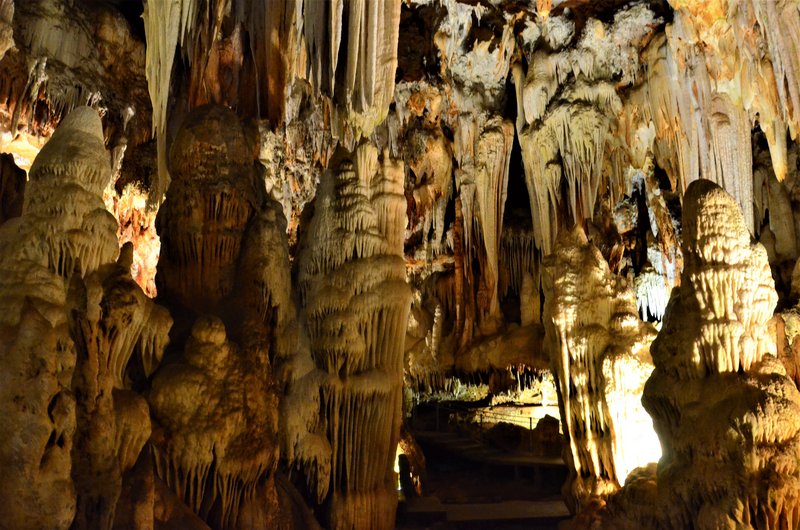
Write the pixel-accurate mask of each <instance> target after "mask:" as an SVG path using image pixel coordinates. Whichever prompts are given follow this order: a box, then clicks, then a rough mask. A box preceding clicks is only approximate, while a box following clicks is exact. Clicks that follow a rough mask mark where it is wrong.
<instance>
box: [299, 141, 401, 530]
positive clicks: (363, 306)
mask: <svg viewBox="0 0 800 530" xmlns="http://www.w3.org/2000/svg"><path fill="white" fill-rule="evenodd" d="M334 167H335V168H336V169H335V170H333V171H329V172H327V173H326V174H325V176H324V177H323V180H322V182H321V183H320V189H319V192H318V193H319V196H318V198H317V206H316V209H315V213H314V217H313V219H312V220H311V226H310V227H309V228H308V239H307V240H306V241H305V243H304V246H303V249H302V250H301V253H300V255H299V258H298V281H299V286H300V293H301V299H302V300H303V301H304V311H305V315H306V318H307V325H308V330H309V336H310V340H311V351H312V355H313V357H314V360H315V362H316V363H317V366H319V367H320V368H321V369H323V371H324V372H326V373H327V375H326V377H325V379H324V380H323V383H322V388H321V389H320V392H321V397H322V400H321V403H320V407H321V410H320V413H321V416H322V418H323V421H324V422H325V424H326V431H327V437H328V440H329V441H330V444H331V448H332V450H333V454H332V469H331V487H330V489H331V491H330V495H329V498H328V502H327V521H328V525H329V527H330V528H334V529H351V528H354V529H358V528H363V529H367V528H391V527H392V526H393V523H394V518H395V507H396V503H397V497H396V495H395V492H394V489H395V486H394V485H395V483H396V482H395V480H396V479H395V476H394V471H393V465H394V447H396V445H397V440H398V436H399V429H400V421H401V416H400V414H401V410H400V403H401V396H402V392H401V391H402V388H401V387H402V362H403V337H404V334H405V329H406V321H407V318H408V310H409V302H410V296H409V290H408V287H407V286H406V284H405V267H404V266H403V260H402V258H401V252H402V248H403V227H404V224H403V220H404V219H405V215H404V212H405V199H404V198H403V195H402V182H403V170H402V165H400V164H398V163H397V162H396V161H393V160H392V159H390V157H389V155H388V153H387V152H384V153H383V155H382V157H380V158H379V156H378V151H377V149H376V148H375V147H374V146H372V145H370V144H366V143H364V144H361V145H360V146H359V147H358V148H357V149H356V152H355V153H353V154H349V153H345V152H344V151H342V152H340V154H339V162H338V164H336V165H334Z"/></svg>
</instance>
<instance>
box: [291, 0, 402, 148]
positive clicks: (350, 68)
mask: <svg viewBox="0 0 800 530" xmlns="http://www.w3.org/2000/svg"><path fill="white" fill-rule="evenodd" d="M400 6H401V1H400V0H376V1H370V2H367V1H364V0H335V1H333V2H323V3H316V2H312V3H308V4H306V5H305V6H304V11H303V17H304V31H305V40H306V44H307V49H308V54H309V57H310V58H311V59H310V60H309V61H308V71H307V73H306V75H307V77H308V79H309V80H310V81H311V83H312V85H313V86H314V88H315V89H316V91H317V93H319V92H320V91H322V92H323V93H326V94H327V95H329V96H330V97H331V98H333V99H334V101H336V102H338V103H340V105H341V106H339V107H337V108H336V112H337V113H339V114H340V117H338V120H335V121H334V123H333V124H332V125H333V127H334V128H337V127H338V128H340V129H341V130H340V131H339V133H340V134H341V133H346V134H345V136H344V137H345V138H348V137H349V138H350V139H351V141H349V142H347V143H348V144H352V141H353V140H355V141H357V140H358V139H359V138H360V137H361V136H362V135H363V136H367V135H369V134H370V133H371V132H372V131H373V130H374V128H375V127H376V126H377V125H379V124H380V123H381V122H382V121H383V120H384V118H385V117H386V114H387V113H388V111H389V104H390V103H391V102H392V99H393V96H394V84H395V83H394V78H395V69H396V68H397V48H398V47H397V43H398V37H399V32H400ZM345 21H346V22H347V27H344V22H345ZM343 37H346V39H347V40H346V42H345V41H343V39H342V38H343ZM342 47H346V49H345V50H346V53H345V54H344V55H343V56H344V57H345V58H346V62H345V64H339V62H338V58H339V57H341V56H342V55H340V49H341V48H342ZM339 70H341V71H339ZM336 121H340V123H336ZM346 128H352V130H351V131H349V133H347V131H346V130H345V129H346ZM338 135H339V134H337V136H338Z"/></svg>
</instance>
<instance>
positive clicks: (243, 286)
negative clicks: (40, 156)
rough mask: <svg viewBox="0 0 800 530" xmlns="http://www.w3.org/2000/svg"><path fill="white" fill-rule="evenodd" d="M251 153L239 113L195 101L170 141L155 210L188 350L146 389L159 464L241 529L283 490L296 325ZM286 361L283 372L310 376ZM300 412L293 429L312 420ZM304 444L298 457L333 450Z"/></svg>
mask: <svg viewBox="0 0 800 530" xmlns="http://www.w3.org/2000/svg"><path fill="white" fill-rule="evenodd" d="M254 161H255V150H254V148H253V147H252V145H251V144H249V143H248V141H247V138H246V137H245V134H244V131H243V129H242V127H241V125H240V123H239V120H238V118H237V117H236V115H235V114H233V113H232V112H231V111H230V110H228V109H225V108H223V107H219V106H205V107H201V108H198V109H196V110H195V111H193V112H192V113H190V114H189V116H188V117H187V119H186V121H185V123H184V124H183V126H182V127H181V129H180V130H179V132H178V135H177V136H176V138H175V141H174V142H173V144H172V150H171V154H170V168H171V174H172V177H173V180H172V185H171V186H170V188H169V192H168V193H167V196H166V200H165V201H164V204H163V205H162V207H161V210H160V214H159V218H158V220H157V221H158V226H159V230H160V234H161V238H162V257H161V259H160V261H159V269H158V270H159V272H158V276H157V282H158V292H159V298H158V299H159V300H162V299H163V300H164V303H165V304H167V305H168V306H169V307H170V308H171V309H172V311H173V313H175V314H176V315H179V321H178V322H176V330H175V332H174V333H173V337H174V338H175V339H176V341H177V342H176V345H180V347H181V348H182V351H173V354H174V356H173V362H171V363H169V364H167V365H165V366H164V367H163V368H162V369H160V370H159V371H158V372H157V373H156V374H155V376H154V378H153V381H152V390H151V391H150V393H149V396H148V399H149V402H150V404H151V406H152V409H153V417H154V419H155V420H156V422H157V427H156V428H154V435H153V447H154V457H155V463H156V472H157V474H158V477H159V478H160V479H161V480H163V481H164V482H165V483H166V484H167V485H168V486H169V487H170V488H171V489H172V490H173V491H174V492H175V493H176V494H177V496H178V498H179V499H181V500H183V501H184V502H185V503H186V504H187V505H188V506H189V507H190V508H191V509H192V510H193V511H194V512H195V513H196V514H198V515H199V516H200V517H201V518H202V519H203V520H206V521H208V522H209V523H211V524H212V525H213V526H214V527H218V528H238V527H239V526H238V525H239V524H245V523H244V522H242V523H240V522H239V515H240V512H241V511H242V510H245V509H246V507H247V506H248V505H249V504H251V503H253V502H257V503H262V504H263V503H266V502H267V500H268V499H270V498H273V497H274V496H275V495H276V493H275V485H274V478H275V477H274V475H275V471H276V469H277V466H278V462H279V457H280V448H281V440H280V434H279V421H280V413H279V407H280V405H279V402H280V394H279V389H280V388H281V387H282V383H284V381H283V378H279V372H278V370H277V368H278V367H279V366H280V365H281V364H283V363H286V362H288V361H289V360H291V358H292V357H293V356H294V355H295V352H294V351H293V348H294V347H295V342H296V341H297V333H298V332H297V329H296V328H295V327H294V321H295V318H296V315H295V309H294V307H295V306H294V303H293V301H292V297H291V291H290V285H289V281H288V276H289V261H288V252H287V248H286V243H285V235H284V233H285V228H284V226H283V224H282V223H281V222H278V221H277V217H276V208H277V205H275V204H274V203H272V202H271V200H270V199H268V198H267V197H266V192H265V190H264V185H263V182H259V181H257V180H256V173H255V166H254ZM282 228H283V230H282ZM287 370H288V373H287V374H284V377H285V378H289V379H290V380H289V381H285V383H289V382H292V381H293V380H295V379H298V378H300V377H301V376H303V375H305V374H304V373H302V372H301V373H295V372H294V371H293V370H291V368H287ZM311 403H312V404H313V400H312V401H311ZM297 414H298V415H299V416H300V418H302V419H301V420H300V421H299V422H298V421H295V422H294V425H295V426H296V427H295V428H288V429H287V430H286V431H285V436H286V438H287V439H290V438H291V437H295V438H297V437H299V436H301V435H302V432H301V431H302V429H303V428H308V427H309V425H307V423H308V419H307V415H304V414H303V412H302V410H298V411H297ZM303 420H305V421H306V424H304V423H303ZM310 426H311V427H313V424H312V425H310ZM286 443H287V444H288V443H291V444H292V446H293V445H294V443H295V440H292V441H291V442H286ZM302 449H303V448H302V447H300V448H299V449H298V450H297V451H296V452H297V453H299V455H298V458H300V459H301V460H303V459H305V460H307V461H310V462H313V461H314V460H315V459H316V458H317V457H325V456H326V455H325V453H324V451H322V452H317V453H314V452H305V453H304V452H303V450H302ZM320 465H321V466H322V469H325V467H324V464H320ZM321 475H322V476H324V474H321ZM256 495H257V496H258V498H257V499H255V497H256ZM248 513H249V512H248ZM284 516H285V514H284V515H282V514H281V513H280V512H276V513H272V514H269V513H268V514H266V515H264V517H266V519H265V520H263V521H261V520H259V524H267V525H269V524H273V525H278V524H285V521H284V522H281V521H282V517H284Z"/></svg>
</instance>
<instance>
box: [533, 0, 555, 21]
mask: <svg viewBox="0 0 800 530" xmlns="http://www.w3.org/2000/svg"><path fill="white" fill-rule="evenodd" d="M551 9H553V0H536V12H537V13H538V14H539V16H540V17H542V20H547V17H548V16H550V10H551Z"/></svg>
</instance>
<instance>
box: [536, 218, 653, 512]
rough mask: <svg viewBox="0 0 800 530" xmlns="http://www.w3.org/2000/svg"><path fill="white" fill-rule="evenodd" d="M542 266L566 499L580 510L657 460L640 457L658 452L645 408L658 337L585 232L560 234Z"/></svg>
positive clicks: (547, 332)
mask: <svg viewBox="0 0 800 530" xmlns="http://www.w3.org/2000/svg"><path fill="white" fill-rule="evenodd" d="M544 266H545V271H546V274H545V275H544V279H545V309H544V323H545V334H546V335H545V341H546V347H547V348H548V351H549V353H550V362H551V366H552V370H553V374H554V377H555V381H556V388H557V390H558V397H559V407H560V409H561V417H562V423H563V426H564V429H563V430H564V433H565V435H566V437H567V441H568V444H569V452H568V455H569V459H568V463H569V467H570V480H569V481H568V482H567V484H566V485H565V493H566V494H567V496H568V499H569V501H570V503H571V504H572V505H573V507H574V506H581V505H583V504H585V503H586V502H588V501H589V500H590V499H591V498H592V497H604V496H606V495H609V494H610V493H612V492H613V491H615V490H616V489H617V488H618V487H619V486H620V485H621V484H623V483H624V481H625V479H626V477H627V474H628V473H629V472H630V471H631V470H632V469H634V468H635V467H637V466H639V465H643V464H645V463H647V462H648V461H650V459H651V458H652V459H657V457H658V454H655V455H653V454H647V453H642V452H641V451H639V450H637V448H639V447H641V446H647V445H648V444H650V445H651V446H654V447H653V448H654V449H656V451H655V452H656V453H657V448H658V442H657V440H656V438H655V434H654V433H653V432H652V428H650V427H649V418H648V417H647V415H646V414H645V412H644V409H643V408H642V407H641V404H640V402H639V400H640V397H641V392H642V388H643V385H644V382H645V380H646V378H647V377H648V376H649V374H650V371H651V370H652V364H651V361H650V355H649V351H648V350H649V344H650V341H651V340H652V339H653V336H654V330H653V329H652V328H651V327H650V326H649V325H647V324H643V323H642V322H641V321H640V320H639V318H638V314H637V310H636V302H635V298H634V295H633V293H632V291H631V290H630V289H629V287H628V286H627V285H626V283H625V280H624V279H622V278H619V277H616V276H615V275H614V274H613V273H611V271H610V270H609V268H608V265H607V264H606V262H605V260H604V259H603V257H602V255H601V254H600V252H599V250H597V249H596V248H595V247H593V246H592V245H590V244H589V243H588V241H587V239H586V235H585V234H584V233H583V231H582V230H581V229H580V228H579V227H576V228H574V229H573V230H571V231H567V232H563V233H562V235H561V236H560V237H559V241H558V244H557V245H556V250H555V252H554V254H553V255H552V256H550V257H548V258H546V259H545V262H544ZM651 453H653V451H651ZM642 460H644V461H642Z"/></svg>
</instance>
